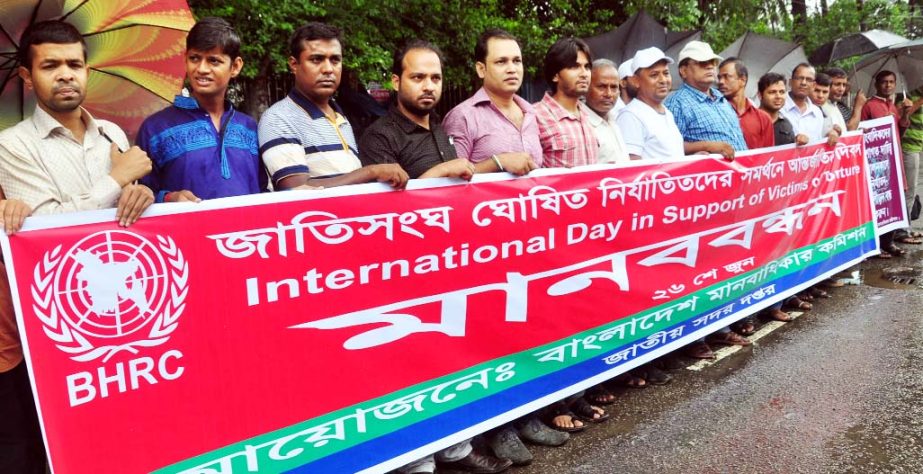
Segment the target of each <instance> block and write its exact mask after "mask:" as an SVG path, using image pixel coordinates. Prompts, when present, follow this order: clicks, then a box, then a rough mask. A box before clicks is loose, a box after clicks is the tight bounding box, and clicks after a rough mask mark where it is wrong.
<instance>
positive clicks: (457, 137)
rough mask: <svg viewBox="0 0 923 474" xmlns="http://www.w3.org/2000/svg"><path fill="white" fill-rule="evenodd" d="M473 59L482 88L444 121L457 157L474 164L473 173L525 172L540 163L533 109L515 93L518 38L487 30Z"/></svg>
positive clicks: (519, 64) (518, 74)
mask: <svg viewBox="0 0 923 474" xmlns="http://www.w3.org/2000/svg"><path fill="white" fill-rule="evenodd" d="M474 59H475V61H476V63H475V68H476V70H477V73H478V77H480V78H481V79H483V81H484V85H483V87H481V89H480V90H478V91H477V92H476V93H475V94H474V95H473V96H471V98H469V99H468V100H466V101H464V102H462V103H461V104H458V106H456V107H455V108H454V109H452V110H451V111H450V112H449V113H448V114H447V115H446V116H445V120H443V127H444V128H445V131H446V133H448V134H449V136H450V137H452V140H453V141H454V143H455V151H456V152H457V154H458V156H461V157H465V158H468V159H469V160H470V161H471V162H472V163H474V164H475V168H476V171H477V172H478V173H493V172H497V171H508V172H510V173H513V174H515V175H524V174H526V173H528V172H529V171H531V170H533V169H535V168H538V167H540V166H541V165H542V144H541V142H539V139H538V123H537V122H536V120H535V109H534V108H533V107H532V104H529V103H528V102H526V101H525V100H524V99H523V98H522V97H519V96H517V95H516V91H518V90H519V87H520V86H521V85H522V76H523V65H522V51H521V50H520V48H519V42H518V41H517V40H516V38H515V37H514V36H513V35H511V34H509V33H507V32H506V31H503V30H499V29H490V30H487V31H485V32H484V33H483V34H481V36H480V37H479V38H478V42H477V45H476V46H475V48H474Z"/></svg>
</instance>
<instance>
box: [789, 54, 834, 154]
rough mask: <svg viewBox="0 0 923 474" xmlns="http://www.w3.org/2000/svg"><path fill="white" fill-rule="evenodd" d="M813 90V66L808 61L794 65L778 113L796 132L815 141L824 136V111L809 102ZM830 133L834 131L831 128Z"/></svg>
mask: <svg viewBox="0 0 923 474" xmlns="http://www.w3.org/2000/svg"><path fill="white" fill-rule="evenodd" d="M813 91H814V67H812V66H811V65H810V64H808V63H801V64H799V65H797V66H795V70H793V71H792V78H791V80H790V81H789V92H788V96H787V97H786V98H785V105H784V106H782V110H780V111H779V113H781V114H782V116H783V117H785V118H786V119H788V121H789V122H791V123H792V128H794V129H795V133H796V134H804V135H807V137H808V139H809V140H810V141H812V142H815V141H818V140H821V139H823V138H824V113H823V111H821V110H820V107H818V106H816V105H814V103H813V102H811V92H813ZM830 133H831V134H833V133H836V131H835V130H831V131H830ZM834 141H835V140H834Z"/></svg>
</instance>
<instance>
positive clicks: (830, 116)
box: [820, 100, 846, 136]
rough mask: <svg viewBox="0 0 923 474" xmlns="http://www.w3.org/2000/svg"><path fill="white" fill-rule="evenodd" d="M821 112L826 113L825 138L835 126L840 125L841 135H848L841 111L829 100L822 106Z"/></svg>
mask: <svg viewBox="0 0 923 474" xmlns="http://www.w3.org/2000/svg"><path fill="white" fill-rule="evenodd" d="M820 111H821V112H823V113H824V118H825V121H824V135H825V136H826V135H827V134H828V133H830V130H833V126H834V125H838V126H839V127H840V135H842V134H844V133H846V121H845V120H843V114H841V113H840V109H838V108H837V107H836V106H835V105H833V103H831V102H830V101H829V100H828V101H827V102H825V103H824V105H823V106H821V108H820Z"/></svg>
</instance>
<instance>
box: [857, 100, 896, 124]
mask: <svg viewBox="0 0 923 474" xmlns="http://www.w3.org/2000/svg"><path fill="white" fill-rule="evenodd" d="M888 115H892V116H894V123H895V124H897V125H900V122H901V113H900V112H898V110H897V106H896V105H894V102H891V101H890V100H888V99H885V98H884V97H879V96H877V95H876V96H875V97H872V98H871V99H869V100H868V102H866V103H865V105H864V106H863V107H862V115H861V116H860V118H861V119H862V120H871V119H876V118H881V117H887V116H888Z"/></svg>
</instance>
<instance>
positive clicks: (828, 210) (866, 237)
mask: <svg viewBox="0 0 923 474" xmlns="http://www.w3.org/2000/svg"><path fill="white" fill-rule="evenodd" d="M862 150H863V146H862V137H861V136H860V135H852V136H848V137H844V138H843V139H842V142H841V143H840V144H839V145H838V146H837V147H836V148H825V147H823V146H821V145H817V146H812V147H804V148H799V149H795V148H790V147H789V148H785V147H781V148H774V149H769V150H766V151H765V152H764V153H752V154H750V155H746V156H741V157H739V158H738V159H737V160H736V161H735V162H725V161H720V160H715V159H711V158H703V159H695V160H692V159H679V160H675V161H670V162H665V163H649V162H639V163H634V164H632V165H631V166H626V167H621V168H615V167H603V166H600V167H597V168H587V169H582V170H538V171H537V172H535V173H533V174H531V175H530V176H527V177H522V178H510V177H509V176H500V175H497V176H478V177H477V180H476V182H473V183H460V182H454V181H448V180H430V181H426V180H424V181H415V182H413V183H411V184H412V186H411V189H408V190H406V191H401V192H393V191H391V190H389V189H387V188H385V187H384V186H383V185H377V184H375V185H363V186H354V187H348V188H340V189H329V190H324V191H320V192H317V191H305V192H294V191H292V192H282V193H273V194H268V195H260V196H246V197H240V198H231V199H224V200H216V201H208V202H203V203H199V204H185V205H183V204H174V205H163V206H155V207H154V208H152V210H151V211H150V212H149V215H148V216H147V217H145V218H143V219H141V220H140V221H139V222H138V223H137V224H135V225H133V226H132V227H130V228H127V229H124V228H119V227H117V226H116V225H114V224H113V219H112V215H113V213H112V212H111V211H106V212H96V213H84V214H74V215H67V216H58V217H53V218H41V219H39V218H34V219H29V220H28V222H27V228H26V229H24V230H23V231H22V232H20V233H18V234H16V235H14V236H12V237H10V238H9V239H6V240H3V245H4V254H5V255H6V256H7V263H8V271H9V272H10V276H11V281H12V283H13V284H14V289H13V291H14V299H15V300H16V306H17V312H18V318H19V319H18V320H19V324H20V328H21V332H22V336H23V340H24V341H23V342H24V345H25V347H26V352H27V359H28V361H29V364H30V368H31V373H32V376H33V382H34V388H35V390H36V394H37V402H38V406H39V408H40V412H41V413H40V415H41V418H42V421H43V427H44V431H45V435H46V440H47V445H48V449H49V452H50V456H51V461H52V463H53V466H54V468H55V470H57V471H60V472H67V473H81V472H88V473H90V472H92V473H96V472H150V471H153V470H158V469H161V471H159V472H189V473H192V472H196V473H206V472H209V473H218V472H221V473H225V472H281V471H295V472H354V471H358V470H362V469H372V470H373V471H384V470H388V469H392V468H394V467H397V466H399V465H401V464H402V463H406V462H408V461H410V460H412V459H414V458H415V457H419V456H421V455H423V454H426V453H428V452H432V451H433V450H435V449H437V448H439V447H441V446H446V445H448V444H450V443H453V442H457V441H459V440H461V439H464V438H466V437H469V436H471V434H472V432H477V431H483V430H486V429H488V428H490V427H493V426H497V425H498V424H500V423H502V422H504V421H509V420H511V419H513V418H515V417H517V416H520V415H522V414H524V413H527V412H528V411H530V410H534V409H535V408H537V407H540V406H542V405H544V404H547V403H549V402H551V401H553V400H555V399H559V398H562V397H563V396H565V395H567V394H568V393H573V392H574V391H577V390H580V389H582V388H585V387H586V386H589V385H592V384H594V383H598V382H599V381H601V380H604V379H606V378H608V377H611V376H613V375H615V374H617V373H619V372H623V371H625V370H628V369H630V368H631V367H634V366H636V365H638V364H640V363H643V362H644V361H646V360H649V359H651V358H653V357H656V356H658V355H660V354H663V353H666V352H669V351H670V350H673V349H675V348H676V347H679V346H681V345H683V344H686V343H688V342H690V341H692V340H695V339H696V338H698V337H701V336H703V335H705V334H707V333H709V332H712V331H714V330H716V329H718V328H720V327H723V326H726V325H727V324H729V323H730V322H732V321H733V320H736V319H739V318H742V317H744V316H746V315H747V314H750V313H752V312H754V311H756V310H758V309H760V308H763V307H766V306H768V305H770V304H772V303H774V302H776V301H779V300H780V299H781V298H783V297H784V296H785V295H787V294H791V293H793V292H795V291H798V290H800V289H803V288H805V287H806V286H808V285H810V284H812V283H813V282H815V281H817V280H818V279H821V278H824V277H826V276H829V275H830V274H832V273H834V272H836V271H838V270H840V269H841V268H844V267H846V266H848V265H852V264H854V263H856V262H857V261H859V260H861V259H862V258H863V257H865V256H867V255H869V254H871V253H873V252H875V251H876V250H877V240H876V238H875V227H874V223H873V220H872V210H871V209H872V208H871V199H870V197H869V193H868V181H867V174H866V163H865V160H864V156H863V151H862ZM90 427H92V428H90Z"/></svg>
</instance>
